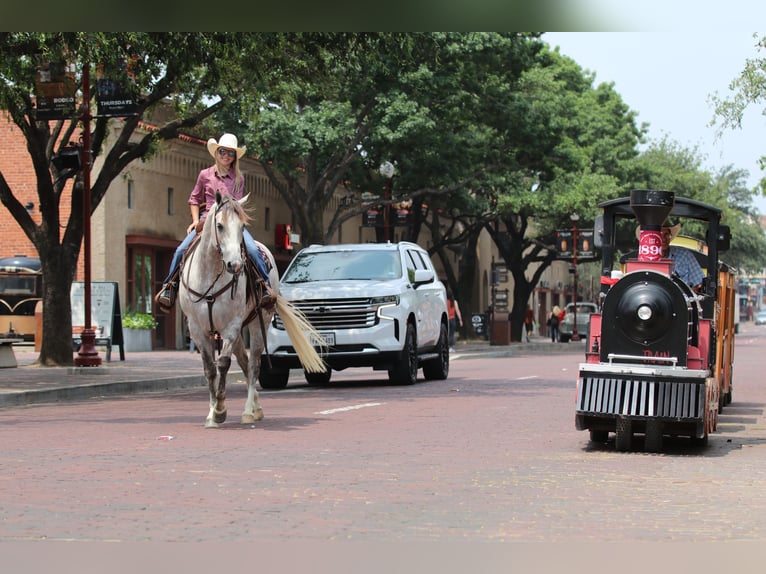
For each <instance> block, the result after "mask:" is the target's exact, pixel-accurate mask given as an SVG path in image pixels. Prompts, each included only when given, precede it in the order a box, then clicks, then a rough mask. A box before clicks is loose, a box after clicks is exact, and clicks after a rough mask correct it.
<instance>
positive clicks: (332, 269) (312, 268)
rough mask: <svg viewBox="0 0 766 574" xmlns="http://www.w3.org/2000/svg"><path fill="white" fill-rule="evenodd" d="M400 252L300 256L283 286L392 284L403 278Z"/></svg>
mask: <svg viewBox="0 0 766 574" xmlns="http://www.w3.org/2000/svg"><path fill="white" fill-rule="evenodd" d="M401 275H402V266H401V263H400V262H399V253H398V252H396V251H390V250H387V251H323V252H318V253H305V252H304V253H300V254H299V255H298V256H297V257H296V258H295V260H294V261H293V262H292V264H291V265H290V268H289V269H288V270H287V271H286V272H285V275H284V277H282V282H283V283H304V282H308V281H347V280H350V279H367V280H370V279H371V280H378V281H382V280H390V279H396V278H398V277H401Z"/></svg>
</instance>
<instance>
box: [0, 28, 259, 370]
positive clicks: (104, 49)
mask: <svg viewBox="0 0 766 574" xmlns="http://www.w3.org/2000/svg"><path fill="white" fill-rule="evenodd" d="M245 44H246V43H245V42H244V37H243V36H242V35H238V34H203V33H195V34H176V33H51V34H47V33H46V34H43V33H8V32H5V33H0V69H1V70H2V75H0V107H2V108H3V109H4V110H5V111H6V113H7V115H8V117H10V120H11V121H13V123H14V124H16V126H17V127H18V128H19V130H20V131H21V133H22V134H23V136H24V138H25V140H26V145H27V151H28V153H29V156H30V158H31V160H32V165H33V168H34V176H35V178H36V186H37V195H38V201H39V205H40V216H41V221H40V223H39V224H37V223H35V221H34V220H33V219H32V218H31V217H30V216H29V214H28V213H27V212H26V210H25V209H24V207H23V205H22V204H21V203H20V202H19V200H18V198H17V196H16V195H15V194H14V190H13V189H11V187H10V186H9V184H8V182H7V180H6V179H5V177H4V176H3V174H2V173H0V200H1V201H2V203H3V205H4V206H5V207H6V209H7V210H8V211H9V213H10V214H11V215H12V216H13V218H14V219H15V220H16V221H17V222H18V224H19V225H20V227H21V229H22V230H23V231H24V233H25V234H26V235H27V237H28V238H29V239H30V241H31V242H32V243H33V245H34V246H35V248H36V249H37V252H38V254H39V257H40V262H41V265H42V273H43V280H44V282H45V285H46V290H45V293H44V295H43V306H44V313H43V340H42V347H41V350H40V356H39V359H38V362H39V363H41V364H43V365H70V364H72V363H73V354H72V340H71V324H72V315H71V304H70V289H71V284H72V281H73V279H74V275H75V270H76V264H77V259H78V256H79V252H80V245H81V243H82V239H83V191H84V189H83V181H82V172H77V173H74V172H71V171H67V170H59V169H57V167H56V165H55V164H54V163H53V162H52V159H53V158H54V157H55V155H56V154H57V153H58V152H60V151H61V150H62V148H63V147H65V146H66V145H67V144H69V143H70V142H71V141H73V140H76V139H77V138H78V137H79V134H80V130H81V129H82V127H83V126H82V124H81V123H80V121H79V120H80V117H81V114H80V113H78V117H77V118H73V119H68V120H56V121H41V120H39V119H38V118H37V115H36V110H35V107H34V101H33V96H32V94H33V93H34V81H35V75H36V72H37V66H38V64H39V63H40V62H41V61H54V62H58V61H67V62H69V63H71V64H74V65H75V66H76V70H77V72H76V81H77V83H78V85H79V88H80V90H81V89H82V85H81V82H82V78H83V72H84V70H85V69H86V66H87V67H88V68H87V69H88V70H91V68H95V65H98V66H100V69H101V70H102V71H103V73H104V75H105V76H106V77H117V76H116V74H119V73H121V72H122V73H124V70H125V66H126V63H127V62H129V68H130V73H131V74H132V77H133V81H134V89H135V93H136V95H137V103H138V112H137V115H135V116H132V117H127V118H125V119H124V121H122V124H121V130H120V132H119V135H118V137H117V138H116V139H115V140H114V141H111V140H109V138H108V137H107V136H108V134H109V133H110V132H109V126H110V124H111V122H114V121H118V120H115V119H109V118H106V117H97V118H95V119H94V120H93V121H92V122H91V124H90V128H91V134H90V135H91V142H92V143H91V149H92V156H93V157H94V158H95V157H98V156H102V157H103V158H104V162H103V168H102V169H101V170H100V172H99V173H98V174H97V177H96V178H95V180H93V181H92V182H91V186H90V193H91V196H90V207H91V212H93V211H94V210H95V209H97V208H98V206H99V204H100V202H101V200H102V199H103V198H104V195H105V194H106V192H107V189H108V188H109V184H110V183H111V181H112V180H113V179H114V178H115V177H116V176H117V175H118V174H119V173H120V172H121V171H122V170H124V169H125V168H126V167H127V166H128V165H129V164H130V163H131V162H133V161H135V160H137V159H141V158H145V157H148V156H149V155H150V154H152V153H153V152H154V151H155V149H156V148H157V143H158V142H160V141H162V140H168V139H172V138H175V137H177V136H178V135H179V133H180V132H181V131H182V130H187V131H188V130H191V129H193V128H194V127H195V126H199V125H200V124H202V123H203V122H205V121H206V120H207V119H208V118H210V117H211V116H212V115H213V114H214V113H215V112H216V111H218V110H220V109H221V108H222V107H223V106H224V104H225V103H226V101H227V100H233V99H235V98H236V95H237V90H238V88H239V86H238V84H237V82H236V80H237V78H235V77H233V76H232V75H231V74H230V70H229V68H228V62H229V61H231V59H236V58H238V57H239V56H240V54H241V51H242V49H243V46H244V45H245ZM112 74H114V75H115V76H112ZM95 76H96V74H95V73H93V74H90V84H91V86H90V93H91V94H95V89H94V88H95ZM80 93H82V92H80ZM168 107H169V108H171V110H172V112H173V113H172V114H164V115H163V114H158V113H155V112H156V111H158V110H159V109H161V108H162V109H164V108H168ZM168 115H170V116H171V118H172V119H170V120H163V119H162V118H163V117H167V116H168ZM144 121H148V122H149V123H153V124H155V125H157V129H155V130H145V129H140V124H141V122H144ZM71 177H74V185H73V186H72V192H71V212H70V214H69V216H68V218H67V219H66V220H63V219H62V215H61V207H62V204H63V202H65V201H67V200H69V198H70V195H69V193H66V192H67V190H68V189H69V186H67V182H68V180H69V179H70V178H71Z"/></svg>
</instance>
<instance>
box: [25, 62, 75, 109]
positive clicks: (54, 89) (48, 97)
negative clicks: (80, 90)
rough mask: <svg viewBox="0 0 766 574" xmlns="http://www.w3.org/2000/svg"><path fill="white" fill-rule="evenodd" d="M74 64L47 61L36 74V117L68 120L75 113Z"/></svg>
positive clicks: (39, 67) (38, 68)
mask: <svg viewBox="0 0 766 574" xmlns="http://www.w3.org/2000/svg"><path fill="white" fill-rule="evenodd" d="M76 90H77V86H76V85H75V76H74V66H73V65H70V64H67V63H66V62H46V63H44V64H40V65H39V66H38V67H37V73H36V75H35V98H36V100H37V102H36V106H35V108H36V118H37V119H38V120H44V121H45V120H66V119H69V118H72V117H74V115H75V110H76V107H75V92H76Z"/></svg>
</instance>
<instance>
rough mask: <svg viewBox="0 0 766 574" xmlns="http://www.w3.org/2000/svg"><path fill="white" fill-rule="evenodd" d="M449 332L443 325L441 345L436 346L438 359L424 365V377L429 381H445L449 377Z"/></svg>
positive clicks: (430, 360)
mask: <svg viewBox="0 0 766 574" xmlns="http://www.w3.org/2000/svg"><path fill="white" fill-rule="evenodd" d="M448 340H449V331H448V330H447V325H445V324H444V323H442V326H441V330H440V331H439V344H438V345H437V346H436V352H437V353H438V355H439V356H438V357H437V358H435V359H429V360H428V361H425V362H424V363H423V376H424V377H425V378H426V380H427V381H443V380H444V379H446V378H447V377H448V376H449V344H448Z"/></svg>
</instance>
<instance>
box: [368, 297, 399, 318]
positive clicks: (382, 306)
mask: <svg viewBox="0 0 766 574" xmlns="http://www.w3.org/2000/svg"><path fill="white" fill-rule="evenodd" d="M370 305H372V306H373V307H377V308H378V310H377V315H378V317H380V318H381V319H395V318H396V317H393V316H389V315H387V314H386V310H387V309H391V308H393V307H397V306H398V305H399V295H385V296H383V297H373V298H372V299H370Z"/></svg>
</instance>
